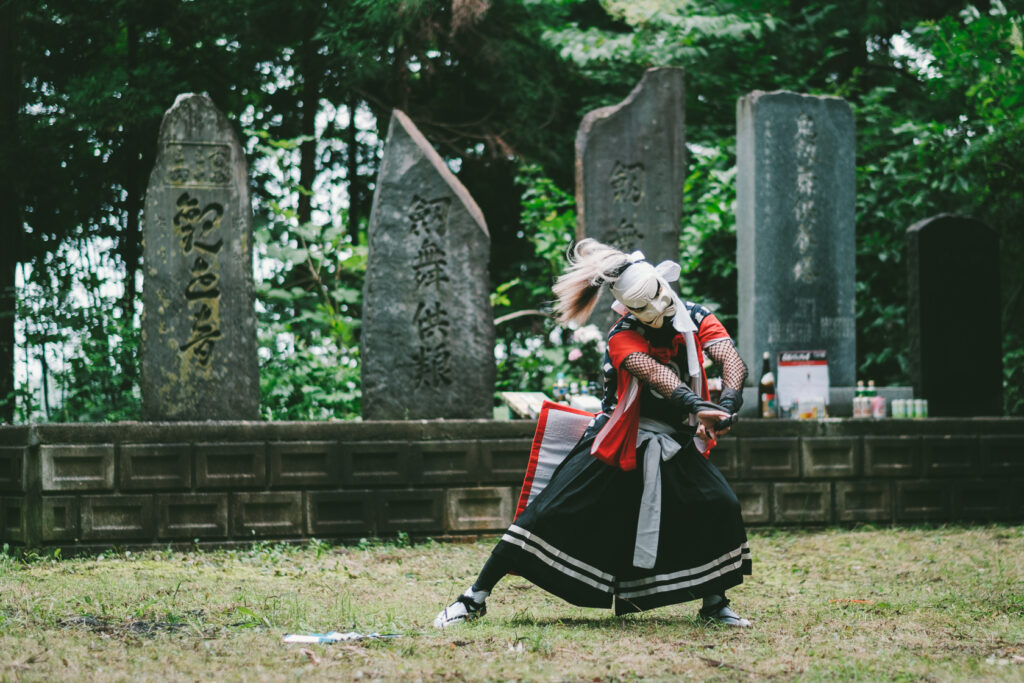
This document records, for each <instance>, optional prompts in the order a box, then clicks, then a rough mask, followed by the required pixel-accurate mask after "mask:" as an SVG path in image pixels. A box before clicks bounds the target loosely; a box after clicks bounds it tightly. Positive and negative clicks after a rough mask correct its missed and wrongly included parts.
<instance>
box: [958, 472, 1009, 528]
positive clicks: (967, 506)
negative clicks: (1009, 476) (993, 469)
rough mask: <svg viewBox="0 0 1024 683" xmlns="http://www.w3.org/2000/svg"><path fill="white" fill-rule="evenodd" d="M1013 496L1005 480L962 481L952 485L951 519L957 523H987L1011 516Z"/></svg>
mask: <svg viewBox="0 0 1024 683" xmlns="http://www.w3.org/2000/svg"><path fill="white" fill-rule="evenodd" d="M1012 495H1013V492H1012V489H1011V488H1010V482H1008V481H1007V480H1005V479H976V480H962V481H957V482H954V484H953V519H954V520H955V521H957V522H987V521H995V520H1003V519H1007V518H1008V517H1010V515H1011V511H1012V508H1013V503H1012V502H1011V497H1012Z"/></svg>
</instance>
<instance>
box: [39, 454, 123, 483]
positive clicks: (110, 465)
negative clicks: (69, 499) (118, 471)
mask: <svg viewBox="0 0 1024 683" xmlns="http://www.w3.org/2000/svg"><path fill="white" fill-rule="evenodd" d="M39 460H40V466H41V470H42V481H43V491H112V490H113V489H114V444H112V443H104V444H89V445H72V444H60V445H57V444H52V445H51V444H44V445H42V446H40V447H39Z"/></svg>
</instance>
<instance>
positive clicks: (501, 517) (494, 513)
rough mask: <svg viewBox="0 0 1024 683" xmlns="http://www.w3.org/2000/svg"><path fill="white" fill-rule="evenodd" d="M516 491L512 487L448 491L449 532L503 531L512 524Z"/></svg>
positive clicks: (446, 505) (446, 499) (447, 522)
mask: <svg viewBox="0 0 1024 683" xmlns="http://www.w3.org/2000/svg"><path fill="white" fill-rule="evenodd" d="M514 501H515V498H514V496H513V490H512V489H511V488H510V487H508V486H487V487H477V488H457V489H448V490H447V491H446V492H445V511H446V512H447V518H446V523H445V529H446V530H450V531H499V530H501V529H504V528H506V527H507V526H508V525H509V524H511V522H512V515H513V514H514V513H515V503H514Z"/></svg>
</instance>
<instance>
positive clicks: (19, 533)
mask: <svg viewBox="0 0 1024 683" xmlns="http://www.w3.org/2000/svg"><path fill="white" fill-rule="evenodd" d="M2 500H3V510H4V511H3V530H4V540H5V541H11V542H13V543H25V541H26V538H27V531H26V529H25V522H26V517H27V514H26V509H25V499H24V498H17V497H14V496H4V498H3V499H2Z"/></svg>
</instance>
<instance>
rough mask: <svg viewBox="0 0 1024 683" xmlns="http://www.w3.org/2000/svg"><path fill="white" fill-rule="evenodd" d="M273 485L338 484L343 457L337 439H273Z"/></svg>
mask: <svg viewBox="0 0 1024 683" xmlns="http://www.w3.org/2000/svg"><path fill="white" fill-rule="evenodd" d="M267 450H268V454H269V461H270V486H271V488H302V487H307V486H308V487H328V486H338V485H339V484H340V482H341V458H340V457H339V452H338V444H337V442H334V441H299V442H271V443H270V444H269V445H268V447H267Z"/></svg>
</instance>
